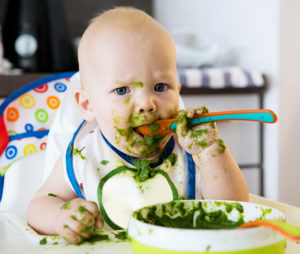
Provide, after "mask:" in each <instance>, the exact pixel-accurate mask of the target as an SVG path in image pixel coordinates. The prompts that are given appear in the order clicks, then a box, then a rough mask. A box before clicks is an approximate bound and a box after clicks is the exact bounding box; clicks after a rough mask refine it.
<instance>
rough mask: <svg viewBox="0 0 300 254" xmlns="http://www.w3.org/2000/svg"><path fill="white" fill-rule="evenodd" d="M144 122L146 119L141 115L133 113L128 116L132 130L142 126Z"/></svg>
mask: <svg viewBox="0 0 300 254" xmlns="http://www.w3.org/2000/svg"><path fill="white" fill-rule="evenodd" d="M146 120H147V117H146V116H145V115H142V114H138V113H133V114H132V115H131V116H130V124H131V126H132V127H133V128H134V127H137V126H140V125H142V124H144V123H145V122H146Z"/></svg>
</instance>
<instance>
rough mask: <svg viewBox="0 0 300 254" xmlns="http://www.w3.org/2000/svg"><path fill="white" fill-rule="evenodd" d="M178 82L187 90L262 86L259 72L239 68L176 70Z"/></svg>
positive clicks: (262, 80)
mask: <svg viewBox="0 0 300 254" xmlns="http://www.w3.org/2000/svg"><path fill="white" fill-rule="evenodd" d="M178 77H179V82H180V83H181V85H182V86H183V87H187V88H211V89H220V88H246V87H262V86H264V79H263V75H262V74H261V73H260V72H255V71H245V70H243V69H242V68H240V67H226V68H180V67H179V68H178Z"/></svg>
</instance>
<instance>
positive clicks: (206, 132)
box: [176, 106, 218, 154]
mask: <svg viewBox="0 0 300 254" xmlns="http://www.w3.org/2000/svg"><path fill="white" fill-rule="evenodd" d="M208 112H209V111H208V109H207V108H206V107H204V106H203V107H200V108H197V109H187V110H180V111H179V113H178V122H177V127H176V133H177V136H178V141H179V144H180V145H181V147H182V148H183V149H184V150H186V151H187V152H188V153H190V154H198V153H200V152H202V151H203V150H204V149H205V148H206V147H208V146H210V145H212V144H213V143H214V142H216V141H217V139H218V132H217V128H216V126H215V123H214V122H209V123H203V124H199V125H196V126H189V124H188V121H187V119H188V118H193V117H194V115H195V114H204V113H208Z"/></svg>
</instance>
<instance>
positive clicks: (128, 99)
mask: <svg viewBox="0 0 300 254" xmlns="http://www.w3.org/2000/svg"><path fill="white" fill-rule="evenodd" d="M130 99H131V96H129V97H128V98H126V99H125V100H124V104H126V105H127V104H129V102H130Z"/></svg>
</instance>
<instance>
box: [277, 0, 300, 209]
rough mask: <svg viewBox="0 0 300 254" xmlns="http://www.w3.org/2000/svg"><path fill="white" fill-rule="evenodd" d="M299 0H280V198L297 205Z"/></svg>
mask: <svg viewBox="0 0 300 254" xmlns="http://www.w3.org/2000/svg"><path fill="white" fill-rule="evenodd" d="M299 11H300V1H297V0H284V1H283V0H282V1H281V3H280V15H281V18H280V76H279V84H280V85H279V95H280V96H279V105H280V108H279V112H280V119H281V120H280V126H279V168H280V171H279V179H280V180H279V199H280V200H284V201H286V202H289V203H295V204H297V205H298V206H300V184H299V181H300V148H299V144H300V135H299V129H300V127H299V124H300V120H299V117H298V116H299V109H300V100H299V95H300V78H299V59H300V29H299V27H300V16H299Z"/></svg>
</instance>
